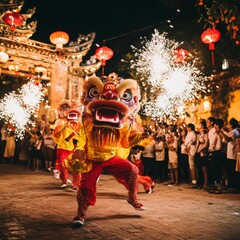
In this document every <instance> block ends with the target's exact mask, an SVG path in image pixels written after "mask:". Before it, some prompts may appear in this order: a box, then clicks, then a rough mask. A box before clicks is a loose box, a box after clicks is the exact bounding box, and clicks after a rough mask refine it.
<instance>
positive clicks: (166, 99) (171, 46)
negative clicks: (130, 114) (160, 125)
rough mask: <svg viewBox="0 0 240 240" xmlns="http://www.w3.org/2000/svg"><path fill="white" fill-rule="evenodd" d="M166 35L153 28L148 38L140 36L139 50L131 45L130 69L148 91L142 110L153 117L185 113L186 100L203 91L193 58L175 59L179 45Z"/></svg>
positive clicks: (195, 96)
mask: <svg viewBox="0 0 240 240" xmlns="http://www.w3.org/2000/svg"><path fill="white" fill-rule="evenodd" d="M166 35H167V34H166V33H163V34H160V33H159V32H158V31H157V30H155V31H154V33H153V34H152V39H151V40H147V39H146V38H143V41H142V48H141V49H137V48H135V47H133V46H132V49H133V51H134V53H135V54H134V56H135V59H134V60H132V61H131V68H134V69H135V70H136V72H137V74H138V75H139V76H140V80H141V83H142V86H148V87H149V88H150V91H149V93H151V94H148V99H147V101H146V102H143V103H142V111H143V114H145V115H147V116H151V117H152V118H153V119H160V118H170V119H176V118H177V116H179V115H182V114H183V113H184V108H185V102H186V101H191V100H193V99H195V98H197V97H198V94H199V92H201V91H204V90H205V85H204V82H205V80H206V78H205V77H204V76H203V75H202V73H201V72H200V71H199V70H198V69H197V68H196V67H195V66H194V61H192V62H191V63H186V62H183V63H180V64H179V63H177V62H176V61H174V59H175V58H174V53H175V52H176V51H175V50H176V49H177V48H179V46H180V45H181V44H180V43H178V42H175V41H173V40H169V39H167V38H166ZM150 95H151V96H150Z"/></svg>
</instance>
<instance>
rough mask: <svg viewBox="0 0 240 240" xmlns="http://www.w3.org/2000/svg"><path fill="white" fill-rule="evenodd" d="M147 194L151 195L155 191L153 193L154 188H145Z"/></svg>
mask: <svg viewBox="0 0 240 240" xmlns="http://www.w3.org/2000/svg"><path fill="white" fill-rule="evenodd" d="M145 192H146V193H150V194H151V193H152V192H153V191H152V187H149V188H148V187H145Z"/></svg>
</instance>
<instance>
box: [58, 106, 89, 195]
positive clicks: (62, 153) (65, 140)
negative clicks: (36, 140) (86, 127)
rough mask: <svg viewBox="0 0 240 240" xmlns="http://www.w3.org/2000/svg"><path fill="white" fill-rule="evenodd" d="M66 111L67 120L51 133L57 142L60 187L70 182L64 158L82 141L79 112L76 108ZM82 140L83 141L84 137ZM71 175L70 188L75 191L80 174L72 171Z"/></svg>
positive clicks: (78, 183)
mask: <svg viewBox="0 0 240 240" xmlns="http://www.w3.org/2000/svg"><path fill="white" fill-rule="evenodd" d="M66 113H67V115H66V119H67V122H65V121H64V122H63V123H64V124H59V125H57V126H56V127H55V129H54V133H53V137H54V141H55V143H56V144H57V159H56V168H57V169H58V170H59V171H60V179H61V180H62V186H61V188H66V187H67V186H68V184H71V181H70V180H69V172H68V169H67V168H66V166H65V160H68V157H69V155H70V154H72V153H73V152H74V150H75V147H76V146H77V143H78V141H82V135H80V129H81V127H82V124H81V112H80V111H79V110H78V109H77V108H70V109H69V110H68V111H67V112H66ZM83 141H85V138H84V140H83ZM72 177H73V182H72V186H71V190H72V191H77V190H78V188H79V185H80V180H81V174H80V173H73V174H72Z"/></svg>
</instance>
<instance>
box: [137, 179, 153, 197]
mask: <svg viewBox="0 0 240 240" xmlns="http://www.w3.org/2000/svg"><path fill="white" fill-rule="evenodd" d="M138 182H139V183H141V184H142V185H143V187H144V190H145V191H146V192H147V193H152V192H153V187H154V181H153V180H152V179H151V177H149V176H141V175H138Z"/></svg>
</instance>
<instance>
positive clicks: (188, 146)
mask: <svg viewBox="0 0 240 240" xmlns="http://www.w3.org/2000/svg"><path fill="white" fill-rule="evenodd" d="M196 141H197V135H196V133H195V125H194V124H193V123H189V124H188V125H187V136H186V138H185V141H184V145H185V150H186V152H187V153H188V164H189V169H190V176H191V181H192V187H193V188H196V187H197V178H196V169H195V163H194V154H195V151H196Z"/></svg>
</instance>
